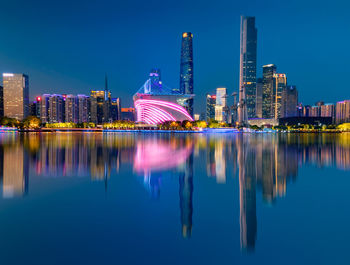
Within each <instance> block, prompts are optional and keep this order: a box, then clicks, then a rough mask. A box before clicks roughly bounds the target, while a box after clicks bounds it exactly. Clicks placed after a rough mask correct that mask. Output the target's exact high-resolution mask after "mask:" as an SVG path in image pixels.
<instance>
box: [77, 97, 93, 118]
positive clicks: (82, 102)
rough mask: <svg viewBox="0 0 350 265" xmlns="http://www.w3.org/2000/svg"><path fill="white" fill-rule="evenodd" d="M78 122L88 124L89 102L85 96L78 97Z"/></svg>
mask: <svg viewBox="0 0 350 265" xmlns="http://www.w3.org/2000/svg"><path fill="white" fill-rule="evenodd" d="M77 98H78V122H79V123H83V122H89V109H90V106H89V105H90V101H89V97H88V96H86V95H78V96H77Z"/></svg>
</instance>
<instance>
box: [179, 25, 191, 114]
mask: <svg viewBox="0 0 350 265" xmlns="http://www.w3.org/2000/svg"><path fill="white" fill-rule="evenodd" d="M192 39H193V34H192V33H191V32H184V33H183V34H182V44H181V62H180V88H179V90H180V91H179V92H180V93H181V94H187V95H192V94H193V46H192ZM185 109H186V110H187V112H188V113H189V114H190V115H191V116H192V117H193V97H191V98H189V99H187V101H186V105H185Z"/></svg>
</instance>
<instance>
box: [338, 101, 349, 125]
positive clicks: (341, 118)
mask: <svg viewBox="0 0 350 265" xmlns="http://www.w3.org/2000/svg"><path fill="white" fill-rule="evenodd" d="M335 121H336V123H338V124H339V123H345V122H350V100H343V101H339V102H337V105H336V116H335Z"/></svg>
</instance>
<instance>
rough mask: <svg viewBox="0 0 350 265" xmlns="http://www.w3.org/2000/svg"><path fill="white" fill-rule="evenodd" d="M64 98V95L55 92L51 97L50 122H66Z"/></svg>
mask: <svg viewBox="0 0 350 265" xmlns="http://www.w3.org/2000/svg"><path fill="white" fill-rule="evenodd" d="M63 110H64V100H63V96H62V95H59V94H53V95H51V96H50V97H49V110H48V113H49V122H50V123H57V122H64V111H63Z"/></svg>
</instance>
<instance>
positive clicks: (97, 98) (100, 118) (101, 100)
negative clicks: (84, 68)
mask: <svg viewBox="0 0 350 265" xmlns="http://www.w3.org/2000/svg"><path fill="white" fill-rule="evenodd" d="M110 97H111V93H110V92H108V90H99V91H96V90H91V94H90V104H91V106H90V108H91V109H90V115H91V122H93V123H96V124H102V123H104V122H107V121H108V119H109V109H108V108H109V100H110ZM106 98H107V100H106Z"/></svg>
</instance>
